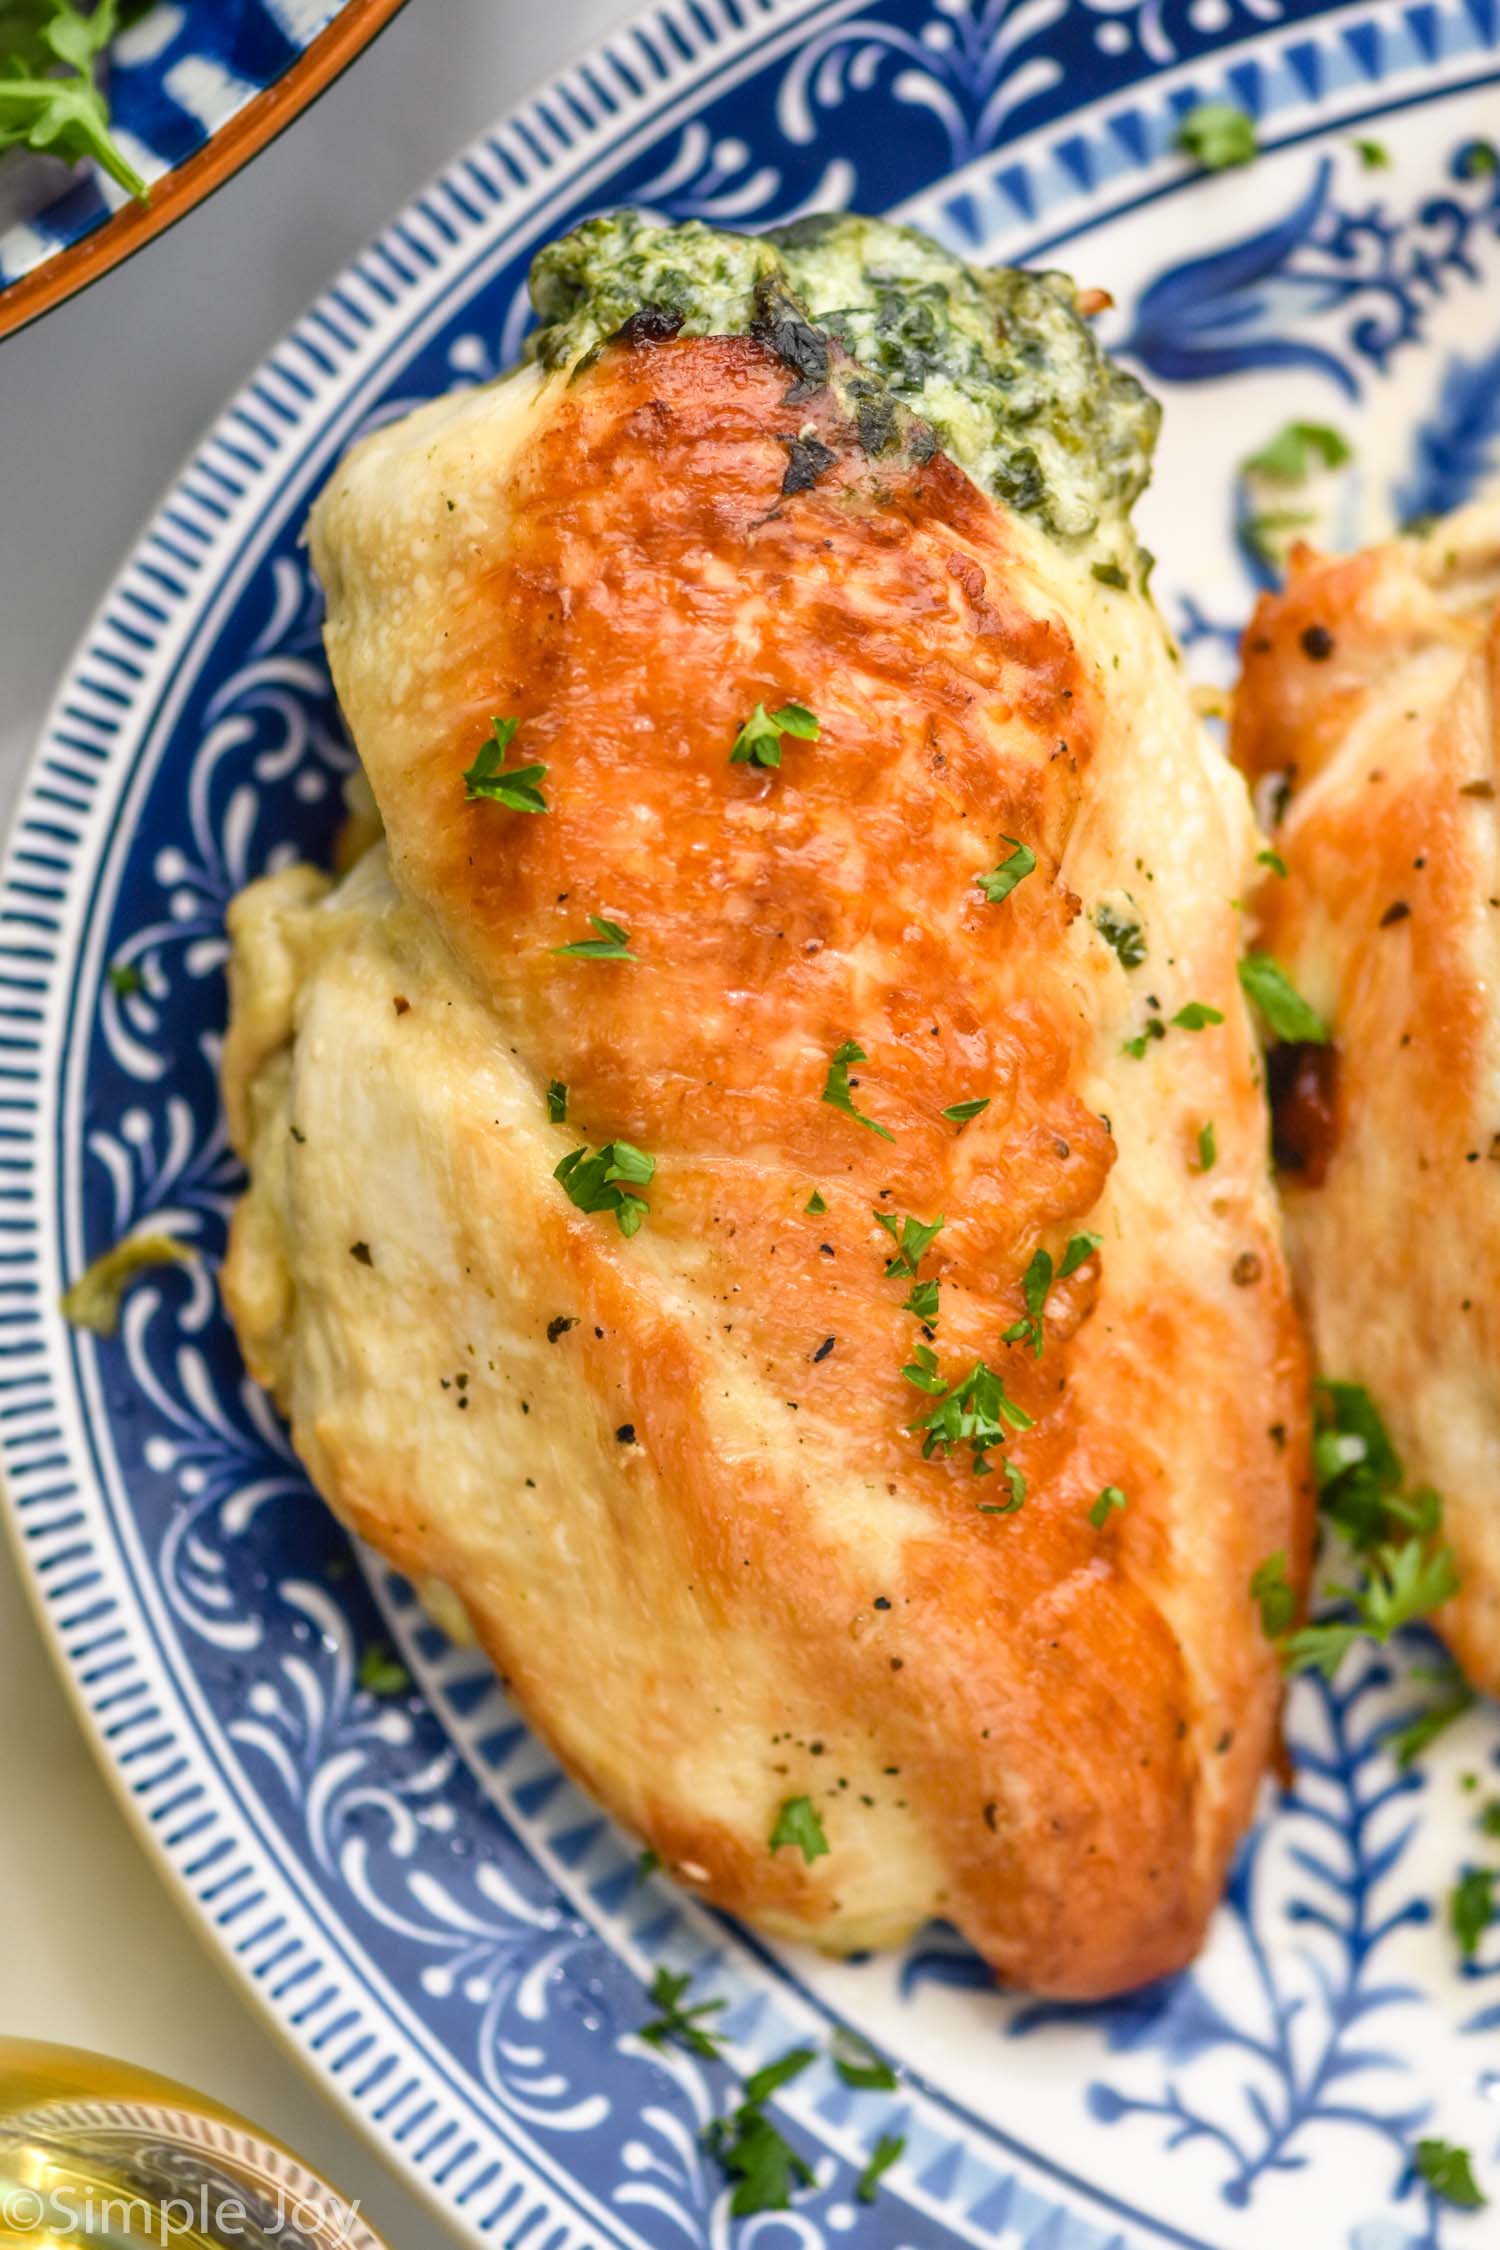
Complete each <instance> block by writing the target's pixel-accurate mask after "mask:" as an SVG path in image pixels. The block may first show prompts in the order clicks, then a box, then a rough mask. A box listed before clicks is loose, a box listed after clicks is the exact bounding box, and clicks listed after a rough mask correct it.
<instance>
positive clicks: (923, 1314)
mask: <svg viewBox="0 0 1500 2250" xmlns="http://www.w3.org/2000/svg"><path fill="white" fill-rule="evenodd" d="M901 1310H902V1311H903V1312H909V1313H914V1314H915V1315H916V1317H917V1319H918V1320H920V1321H922V1322H924V1323H925V1325H926V1326H927V1327H928V1328H936V1326H937V1318H938V1284H937V1283H936V1282H935V1281H914V1282H913V1283H912V1285H911V1290H910V1292H909V1294H908V1295H907V1296H906V1297H905V1298H903V1300H902V1304H901Z"/></svg>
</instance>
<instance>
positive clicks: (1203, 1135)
mask: <svg viewBox="0 0 1500 2250" xmlns="http://www.w3.org/2000/svg"><path fill="white" fill-rule="evenodd" d="M1218 1161H1219V1142H1218V1136H1217V1135H1216V1134H1215V1132H1214V1121H1213V1119H1212V1118H1210V1119H1209V1120H1208V1123H1207V1124H1206V1125H1200V1126H1199V1127H1198V1169H1199V1171H1200V1172H1211V1171H1212V1170H1213V1168H1214V1166H1215V1165H1216V1164H1217V1163H1218Z"/></svg>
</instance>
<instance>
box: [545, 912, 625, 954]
mask: <svg viewBox="0 0 1500 2250" xmlns="http://www.w3.org/2000/svg"><path fill="white" fill-rule="evenodd" d="M589 921H590V923H591V924H592V925H593V927H594V928H595V929H596V930H597V931H598V933H599V935H598V936H597V937H591V938H574V940H573V943H572V944H571V945H554V946H553V948H552V950H553V952H554V953H570V954H572V955H573V956H574V957H575V958H576V959H577V960H580V961H634V960H635V959H636V958H637V956H636V955H635V954H634V953H632V952H631V951H630V932H629V931H628V930H624V929H621V927H620V925H619V923H618V922H606V921H605V919H604V917H603V915H602V914H591V915H590V916H589Z"/></svg>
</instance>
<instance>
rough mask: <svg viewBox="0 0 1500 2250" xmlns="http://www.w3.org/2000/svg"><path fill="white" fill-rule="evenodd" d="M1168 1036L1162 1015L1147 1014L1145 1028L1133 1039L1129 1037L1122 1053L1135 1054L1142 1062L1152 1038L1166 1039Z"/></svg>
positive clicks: (1138, 1060)
mask: <svg viewBox="0 0 1500 2250" xmlns="http://www.w3.org/2000/svg"><path fill="white" fill-rule="evenodd" d="M1166 1036H1167V1027H1166V1025H1165V1024H1164V1023H1163V1022H1162V1020H1161V1017H1160V1016H1147V1018H1146V1021H1145V1025H1144V1027H1143V1029H1142V1030H1140V1031H1138V1032H1137V1033H1136V1035H1135V1037H1134V1038H1133V1039H1127V1040H1126V1041H1125V1043H1124V1045H1123V1046H1122V1047H1121V1049H1120V1052H1121V1054H1122V1055H1134V1057H1135V1059H1136V1061H1137V1062H1140V1061H1141V1060H1142V1059H1143V1057H1144V1055H1145V1052H1146V1049H1147V1048H1148V1047H1149V1046H1150V1044H1151V1042H1152V1040H1153V1039H1165V1038H1166Z"/></svg>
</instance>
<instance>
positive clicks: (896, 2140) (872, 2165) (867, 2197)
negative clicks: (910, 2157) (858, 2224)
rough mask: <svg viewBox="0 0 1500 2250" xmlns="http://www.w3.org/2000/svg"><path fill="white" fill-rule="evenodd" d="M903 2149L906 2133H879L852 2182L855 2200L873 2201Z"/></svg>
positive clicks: (862, 2201)
mask: <svg viewBox="0 0 1500 2250" xmlns="http://www.w3.org/2000/svg"><path fill="white" fill-rule="evenodd" d="M891 2083H892V2085H894V2084H895V2080H894V2079H892V2081H891ZM905 2149H906V2135H905V2134H904V2133H882V2134H881V2136H880V2138H879V2140H878V2141H877V2142H876V2143H875V2146H874V2148H873V2149H871V2151H870V2159H869V2162H868V2163H867V2164H866V2166H865V2168H864V2170H863V2171H862V2172H861V2173H860V2175H859V2178H858V2179H857V2180H856V2181H855V2183H854V2194H855V2199H856V2201H858V2202H860V2203H873V2202H874V2200H875V2197H876V2194H877V2193H878V2191H879V2187H880V2182H881V2179H882V2177H883V2176H884V2174H885V2173H887V2172H888V2171H889V2170H890V2168H891V2166H892V2165H893V2164H895V2163H897V2162H898V2161H899V2159H900V2158H901V2156H902V2155H903V2154H904V2152H905Z"/></svg>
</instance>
